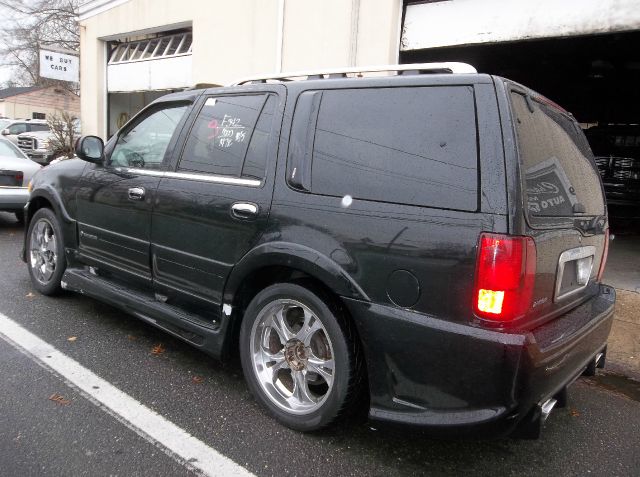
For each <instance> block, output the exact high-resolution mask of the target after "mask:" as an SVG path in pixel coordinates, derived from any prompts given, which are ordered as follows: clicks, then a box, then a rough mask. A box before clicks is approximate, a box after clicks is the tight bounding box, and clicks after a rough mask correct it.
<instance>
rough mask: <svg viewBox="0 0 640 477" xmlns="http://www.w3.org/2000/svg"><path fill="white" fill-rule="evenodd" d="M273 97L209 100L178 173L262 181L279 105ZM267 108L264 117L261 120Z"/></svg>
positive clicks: (233, 97)
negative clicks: (275, 106) (245, 177)
mask: <svg viewBox="0 0 640 477" xmlns="http://www.w3.org/2000/svg"><path fill="white" fill-rule="evenodd" d="M269 98H270V95H266V94H254V95H246V96H238V95H233V96H223V97H215V98H209V99H207V101H206V103H205V105H204V106H203V108H202V110H201V111H200V113H199V114H198V117H197V118H196V121H195V123H194V125H193V128H192V129H191V133H190V134H189V137H188V138H187V142H186V144H185V147H184V151H183V153H182V159H181V160H180V164H179V166H178V170H179V171H188V172H200V173H205V174H216V175H226V176H236V177H239V176H241V175H246V176H252V177H258V178H260V179H261V178H262V177H263V175H264V164H265V161H266V142H267V140H268V136H269V133H270V130H271V123H272V121H271V120H272V118H273V108H274V104H275V98H274V99H273V101H267V100H268V99H269ZM267 103H268V104H267ZM268 108H271V109H270V110H269V109H268ZM263 109H264V110H265V114H264V115H263V116H264V117H262V118H260V121H258V117H259V116H260V113H261V112H262V111H263ZM256 123H258V124H256ZM243 165H244V167H243Z"/></svg>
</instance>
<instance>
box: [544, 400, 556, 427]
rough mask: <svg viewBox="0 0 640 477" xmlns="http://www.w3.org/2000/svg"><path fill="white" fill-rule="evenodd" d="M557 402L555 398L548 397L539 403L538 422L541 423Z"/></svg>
mask: <svg viewBox="0 0 640 477" xmlns="http://www.w3.org/2000/svg"><path fill="white" fill-rule="evenodd" d="M557 403H558V400H557V399H553V398H549V399H547V400H546V401H545V402H543V403H542V404H541V405H540V423H543V422H544V421H546V420H547V418H548V417H549V414H551V411H552V410H553V408H554V407H555V405H556V404H557Z"/></svg>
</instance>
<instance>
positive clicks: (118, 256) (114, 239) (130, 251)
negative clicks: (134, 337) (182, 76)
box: [76, 103, 188, 286]
mask: <svg viewBox="0 0 640 477" xmlns="http://www.w3.org/2000/svg"><path fill="white" fill-rule="evenodd" d="M187 109H188V104H185V103H158V104H157V105H152V106H151V107H150V108H149V109H147V110H146V111H144V112H143V113H142V114H141V115H139V116H138V117H137V118H136V119H135V120H134V121H132V123H131V124H130V125H128V126H127V127H126V128H125V129H123V130H122V131H120V132H119V133H118V135H117V137H116V138H112V141H110V142H109V144H108V145H107V148H106V152H105V156H106V158H105V162H104V164H91V165H89V166H88V167H87V168H86V169H85V172H84V174H83V176H82V180H81V183H80V187H79V189H78V193H77V196H76V197H77V206H78V213H77V216H78V229H79V251H80V257H81V260H82V261H84V262H85V263H87V264H89V265H93V266H96V267H98V268H104V269H107V270H108V271H110V272H111V273H112V274H114V275H116V276H122V277H123V278H127V279H131V278H137V279H139V280H140V281H142V282H143V283H146V284H147V285H148V286H151V267H150V257H149V237H150V230H151V208H152V206H153V200H154V197H155V193H156V189H157V187H158V183H159V182H160V177H161V176H162V173H163V172H164V170H165V169H166V163H165V156H167V157H168V156H169V155H170V154H167V150H168V149H169V146H170V145H171V143H172V140H173V137H174V135H175V134H176V133H177V131H179V129H180V127H179V126H180V124H181V122H183V120H184V117H185V116H186V114H185V113H186V111H187Z"/></svg>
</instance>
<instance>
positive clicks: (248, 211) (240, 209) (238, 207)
mask: <svg viewBox="0 0 640 477" xmlns="http://www.w3.org/2000/svg"><path fill="white" fill-rule="evenodd" d="M231 215H233V216H234V217H236V218H238V219H251V218H253V217H255V216H256V215H258V206H257V205H256V204H252V203H251V202H236V203H235V204H233V205H232V206H231Z"/></svg>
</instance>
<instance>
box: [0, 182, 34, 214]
mask: <svg viewBox="0 0 640 477" xmlns="http://www.w3.org/2000/svg"><path fill="white" fill-rule="evenodd" d="M28 201H29V190H28V189H27V188H26V187H6V186H0V210H22V208H23V207H24V206H25V204H26V203H27V202H28Z"/></svg>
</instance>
